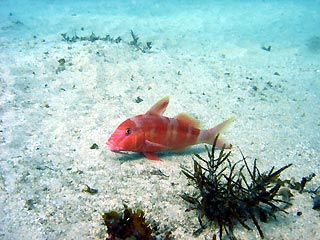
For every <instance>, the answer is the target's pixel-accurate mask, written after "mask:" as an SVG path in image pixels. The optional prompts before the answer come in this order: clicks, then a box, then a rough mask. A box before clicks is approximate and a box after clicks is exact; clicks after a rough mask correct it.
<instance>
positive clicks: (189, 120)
mask: <svg viewBox="0 0 320 240" xmlns="http://www.w3.org/2000/svg"><path fill="white" fill-rule="evenodd" d="M175 119H177V120H178V121H179V122H182V123H184V124H186V125H188V126H190V127H193V128H199V127H200V122H199V121H198V120H197V119H195V118H193V117H191V116H190V115H188V114H187V113H179V114H178V116H176V117H175Z"/></svg>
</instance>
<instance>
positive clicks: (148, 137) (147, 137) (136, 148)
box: [106, 97, 234, 160]
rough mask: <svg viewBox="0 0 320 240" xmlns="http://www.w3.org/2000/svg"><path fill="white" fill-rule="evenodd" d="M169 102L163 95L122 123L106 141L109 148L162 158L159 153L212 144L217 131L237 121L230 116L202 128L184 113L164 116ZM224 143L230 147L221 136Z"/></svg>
mask: <svg viewBox="0 0 320 240" xmlns="http://www.w3.org/2000/svg"><path fill="white" fill-rule="evenodd" d="M168 104H169V97H164V98H162V99H161V100H159V101H158V102H157V103H156V104H155V105H153V106H152V107H151V108H150V109H149V111H147V112H146V113H145V114H141V115H137V116H135V117H132V118H129V119H127V120H125V121H124V122H123V123H121V124H120V125H119V126H118V127H117V129H116V130H115V131H114V133H113V134H112V135H111V136H110V138H109V139H108V141H107V142H106V144H107V145H108V146H109V149H110V150H111V151H114V152H120V151H131V152H141V153H143V154H144V155H145V156H146V157H147V158H148V159H150V160H160V158H159V157H158V156H157V155H156V152H164V151H172V150H183V149H185V148H187V147H189V146H191V145H195V144H199V143H208V144H212V143H213V141H214V139H215V138H216V136H217V134H218V133H221V132H223V131H224V130H225V129H226V128H227V127H228V125H230V123H231V122H232V121H233V120H234V118H230V119H228V120H226V121H224V122H222V123H220V124H219V125H217V126H215V127H214V128H210V129H207V130H200V129H199V122H198V121H197V120H196V119H194V118H192V117H190V116H189V115H187V114H185V113H180V114H179V115H178V116H176V117H175V118H168V117H165V116H163V115H162V114H163V113H164V112H165V110H166V108H167V106H168ZM224 144H225V146H226V148H228V147H229V144H226V143H225V142H224V141H223V140H222V138H219V139H218V141H217V144H216V145H217V147H222V146H223V145H224Z"/></svg>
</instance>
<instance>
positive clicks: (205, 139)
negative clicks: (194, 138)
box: [198, 117, 235, 148]
mask: <svg viewBox="0 0 320 240" xmlns="http://www.w3.org/2000/svg"><path fill="white" fill-rule="evenodd" d="M234 119H235V117H231V118H229V119H227V120H225V121H224V122H222V123H220V124H218V125H217V126H215V127H213V128H210V129H207V130H201V131H200V135H199V137H198V143H208V144H211V145H212V144H213V142H214V140H215V138H216V137H217V135H218V134H221V133H223V132H224V131H225V130H226V129H227V128H228V127H229V126H230V124H231V123H232V122H233V121H234ZM223 145H225V148H231V147H232V145H231V144H230V143H228V142H226V141H225V140H224V139H223V138H222V137H220V136H219V139H218V140H217V143H216V146H217V147H218V148H222V147H223Z"/></svg>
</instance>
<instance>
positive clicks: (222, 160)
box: [181, 136, 292, 239]
mask: <svg viewBox="0 0 320 240" xmlns="http://www.w3.org/2000/svg"><path fill="white" fill-rule="evenodd" d="M217 139H218V136H217V138H216V139H215V141H214V143H213V146H212V149H211V151H210V150H209V149H208V147H207V146H206V149H207V152H208V159H205V158H202V157H201V156H200V155H198V154H195V158H193V162H194V167H193V168H194V169H193V172H192V171H190V170H188V169H186V168H182V169H183V170H182V172H183V173H184V174H185V175H186V177H187V178H188V179H189V180H190V181H191V183H192V184H193V185H194V187H195V188H196V189H198V193H197V195H190V194H187V193H184V194H182V195H181V197H182V198H183V199H184V200H185V201H187V202H188V203H190V204H191V206H190V208H189V209H187V211H190V210H196V211H197V212H198V220H199V223H200V226H201V227H200V229H198V230H197V231H195V232H194V234H195V235H199V234H200V233H201V232H202V230H203V229H205V228H206V227H207V224H205V223H204V220H207V221H208V223H212V222H215V223H216V224H217V225H218V226H219V237H220V239H222V236H223V233H224V232H225V233H226V235H227V237H228V238H230V239H236V237H235V236H234V233H233V229H234V226H235V225H236V224H237V223H240V224H241V225H242V226H243V227H244V228H246V229H247V230H252V229H251V227H250V226H249V225H248V224H247V223H246V221H248V220H251V221H252V222H253V224H254V225H255V227H256V229H257V230H258V232H259V235H260V237H261V238H262V239H263V238H264V234H263V232H262V230H261V227H260V223H259V221H258V220H260V221H262V222H267V220H268V217H270V216H271V217H275V212H277V211H282V212H285V211H284V209H283V208H282V207H280V204H281V203H285V205H286V206H288V205H290V203H289V202H287V201H284V200H283V199H278V198H277V197H278V196H277V194H278V192H279V190H280V188H281V187H282V186H283V185H284V183H285V181H282V180H281V179H280V178H279V177H280V174H281V172H283V171H284V170H285V169H287V168H288V167H290V166H291V165H292V164H288V165H286V166H284V167H282V168H279V169H278V170H275V168H274V167H272V168H271V169H270V170H269V171H268V172H263V173H261V172H260V170H259V169H258V167H257V164H256V160H254V163H253V167H252V169H250V168H249V166H248V163H247V160H246V158H245V157H244V156H243V155H242V153H241V155H242V159H241V160H240V161H238V162H236V163H234V164H233V163H232V162H231V161H230V159H229V157H230V154H231V152H230V151H229V152H227V153H226V152H225V149H224V147H223V148H222V149H221V150H220V153H219V154H218V156H217V154H216V153H215V147H216V142H217ZM240 163H242V165H241V166H238V165H240ZM237 169H238V170H237ZM246 176H247V177H246ZM214 238H216V235H214Z"/></svg>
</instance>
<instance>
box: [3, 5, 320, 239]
mask: <svg viewBox="0 0 320 240" xmlns="http://www.w3.org/2000/svg"><path fill="white" fill-rule="evenodd" d="M19 2H20V1H19ZM108 2H109V1H108ZM149 4H150V5H147V6H145V5H143V4H142V3H140V2H136V3H134V2H133V3H130V4H125V3H116V2H115V3H104V2H103V1H101V2H97V3H96V4H95V5H93V4H85V3H81V2H79V3H77V4H76V3H73V5H63V4H62V3H60V4H59V3H58V2H56V3H55V4H51V3H45V2H44V3H42V4H35V3H33V4H32V5H31V6H29V5H30V4H28V1H21V2H20V4H12V3H11V4H10V3H9V1H2V2H1V3H0V9H1V15H0V19H1V21H0V22H1V23H0V29H1V30H0V63H1V64H0V87H1V95H0V103H1V105H0V106H1V108H0V117H1V120H0V121H1V122H0V123H1V125H0V126H1V127H0V130H1V132H0V133H1V139H0V140H1V149H0V157H1V160H0V173H1V179H0V186H1V190H0V191H1V194H0V204H1V205H0V209H1V210H0V238H1V239H104V238H105V237H106V232H105V231H106V229H105V227H104V226H103V220H102V217H101V215H102V213H103V212H107V211H110V210H114V209H120V208H121V207H122V203H126V204H127V205H128V206H129V207H132V208H141V209H143V210H145V212H146V213H147V216H148V217H151V218H153V219H155V220H156V221H158V222H159V223H160V226H161V227H163V228H168V229H171V230H172V232H173V235H174V236H175V237H176V239H193V236H192V232H193V231H194V230H196V229H197V228H198V227H199V224H198V222H197V219H196V213H195V212H188V213H185V212H184V210H185V209H186V208H187V204H186V203H185V202H184V201H183V200H182V199H181V198H180V197H179V194H181V193H182V192H185V191H192V188H191V187H187V186H186V185H187V180H186V178H185V177H184V176H183V175H182V173H181V168H180V166H181V165H182V166H187V167H190V168H191V166H192V161H191V160H192V154H191V151H186V152H184V153H178V154H175V153H168V154H161V155H160V157H161V158H162V159H163V160H164V161H162V162H153V161H149V160H147V159H145V158H144V157H143V156H141V155H140V154H135V153H133V154H128V155H119V154H115V153H112V152H110V151H109V150H108V149H107V146H106V145H105V141H106V140H107V138H108V137H109V135H110V134H111V133H112V132H113V131H114V129H115V128H116V127H117V125H118V124H120V123H121V122H122V121H123V120H125V119H126V118H128V117H131V116H133V115H136V114H140V113H143V112H145V111H146V110H147V109H148V108H149V107H150V106H151V105H152V104H154V103H155V102H156V101H157V100H158V99H159V98H161V97H163V96H166V95H169V96H171V102H170V105H169V107H168V109H167V112H166V115H167V116H171V117H173V116H175V115H176V114H177V113H179V112H188V113H190V114H192V115H193V116H195V117H196V118H198V119H199V120H201V122H202V123H203V128H209V127H212V126H214V125H215V124H217V123H219V122H221V121H222V120H224V119H226V118H228V117H230V116H236V121H235V122H234V124H233V126H232V127H231V129H230V130H229V131H228V132H227V133H226V134H225V137H226V138H227V139H228V140H229V141H230V142H232V143H233V145H234V146H239V147H240V148H241V149H242V151H243V152H244V154H245V155H247V156H249V157H250V158H254V157H256V158H258V164H259V166H260V168H261V169H262V170H269V169H270V168H271V167H272V166H276V167H277V168H279V167H281V166H284V165H286V164H288V163H293V164H294V166H293V167H291V168H290V169H288V170H287V171H286V172H284V174H283V178H290V177H292V176H294V177H295V178H296V180H297V181H300V179H301V177H303V176H307V175H309V174H310V173H312V172H314V173H316V174H317V177H316V178H314V180H313V181H312V182H311V183H309V184H308V185H307V189H315V188H316V187H317V186H319V184H320V178H319V175H320V153H319V147H320V141H319V139H320V120H319V113H320V95H319V92H320V61H319V60H320V50H319V49H318V50H317V49H314V48H313V49H311V48H310V44H309V45H308V43H310V39H311V38H312V37H315V36H318V37H319V35H320V33H319V30H317V28H316V26H319V25H320V22H319V21H320V20H319V16H318V12H319V2H318V3H315V4H314V5H311V4H312V1H310V2H307V3H305V4H304V5H302V4H301V5H299V4H292V3H287V4H286V3H282V4H279V3H274V4H271V3H263V2H260V1H257V2H255V3H251V1H250V3H246V4H245V3H241V4H240V3H236V4H235V5H230V4H226V3H225V2H224V3H222V2H221V3H219V2H218V3H216V4H203V5H202V4H195V5H194V6H191V5H187V4H185V5H184V6H179V5H177V6H174V5H172V4H164V5H163V6H161V4H159V3H157V4H156V3H149ZM16 6H18V7H20V8H18V7H16ZM86 7H87V8H86ZM145 9H148V11H145ZM259 9H260V10H259ZM32 11H35V12H32ZM10 12H11V13H12V14H11V15H12V16H10V15H9V13H10ZM81 27H84V31H81V30H80V29H81ZM130 29H133V30H134V31H135V32H136V33H137V34H138V35H139V37H140V40H141V41H142V42H146V41H152V42H153V48H152V52H151V53H149V54H145V53H142V52H140V51H135V50H134V49H133V48H132V47H131V46H128V44H127V42H129V41H131V39H130ZM91 31H94V32H95V33H96V34H97V35H101V36H102V35H104V34H107V33H108V34H111V36H113V37H117V36H121V37H122V38H123V39H124V41H123V42H122V43H120V44H111V43H105V42H102V41H97V42H93V43H92V42H88V41H79V42H76V43H67V42H65V41H61V39H62V38H61V36H60V34H61V33H64V32H67V33H68V34H71V35H72V34H73V33H75V32H77V34H78V35H79V36H86V35H90V34H91ZM33 36H36V37H35V38H34V37H33ZM262 45H264V46H266V47H267V46H269V45H270V46H272V49H271V51H270V52H267V51H264V50H262V49H261V46H262ZM318 47H319V46H318ZM61 58H64V59H65V60H66V64H65V66H66V69H65V70H64V71H61V72H58V73H56V70H57V68H58V66H59V63H58V60H59V59H61ZM276 72H277V73H279V75H280V76H278V75H275V74H274V73H276ZM255 87H256V88H257V89H256V90H254V88H255ZM138 96H140V97H141V98H142V99H143V102H141V103H139V104H138V103H136V102H135V99H136V98H137V97H138ZM93 143H97V144H98V146H99V149H98V150H91V149H90V146H91V145H92V144H93ZM192 150H193V151H199V152H201V151H203V147H202V146H201V145H200V146H198V147H194V148H192ZM233 152H234V159H235V160H236V159H238V158H239V157H240V156H239V152H238V151H237V150H236V148H235V150H234V151H233ZM158 169H160V170H161V171H162V172H163V173H165V174H166V175H169V177H168V178H166V177H161V176H158V175H154V174H152V173H153V171H155V170H158ZM86 184H87V185H89V186H90V187H93V188H95V189H98V191H99V192H98V194H96V195H90V194H88V193H85V192H82V190H83V189H84V188H85V186H86ZM294 193H295V197H294V200H293V206H292V207H291V208H289V209H288V212H289V213H288V214H287V215H285V214H281V213H279V214H278V215H277V220H271V221H270V222H269V223H267V224H265V223H261V227H262V229H263V231H264V234H265V236H266V239H317V238H319V237H316V232H317V231H318V229H319V225H320V218H319V212H317V211H314V210H312V209H311V207H312V199H311V195H310V194H308V193H304V194H298V193H296V192H294ZM297 211H301V212H302V213H303V214H302V216H300V217H298V216H297V215H296V213H297ZM251 226H252V224H251ZM217 230H218V229H216V228H210V229H208V230H206V231H205V232H204V233H203V234H202V235H201V236H200V237H199V239H207V238H210V236H212V233H213V232H214V231H217ZM235 234H236V236H239V237H240V238H241V239H256V238H258V232H257V231H245V230H244V229H243V227H242V226H240V225H239V226H238V227H237V229H236V230H235Z"/></svg>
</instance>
